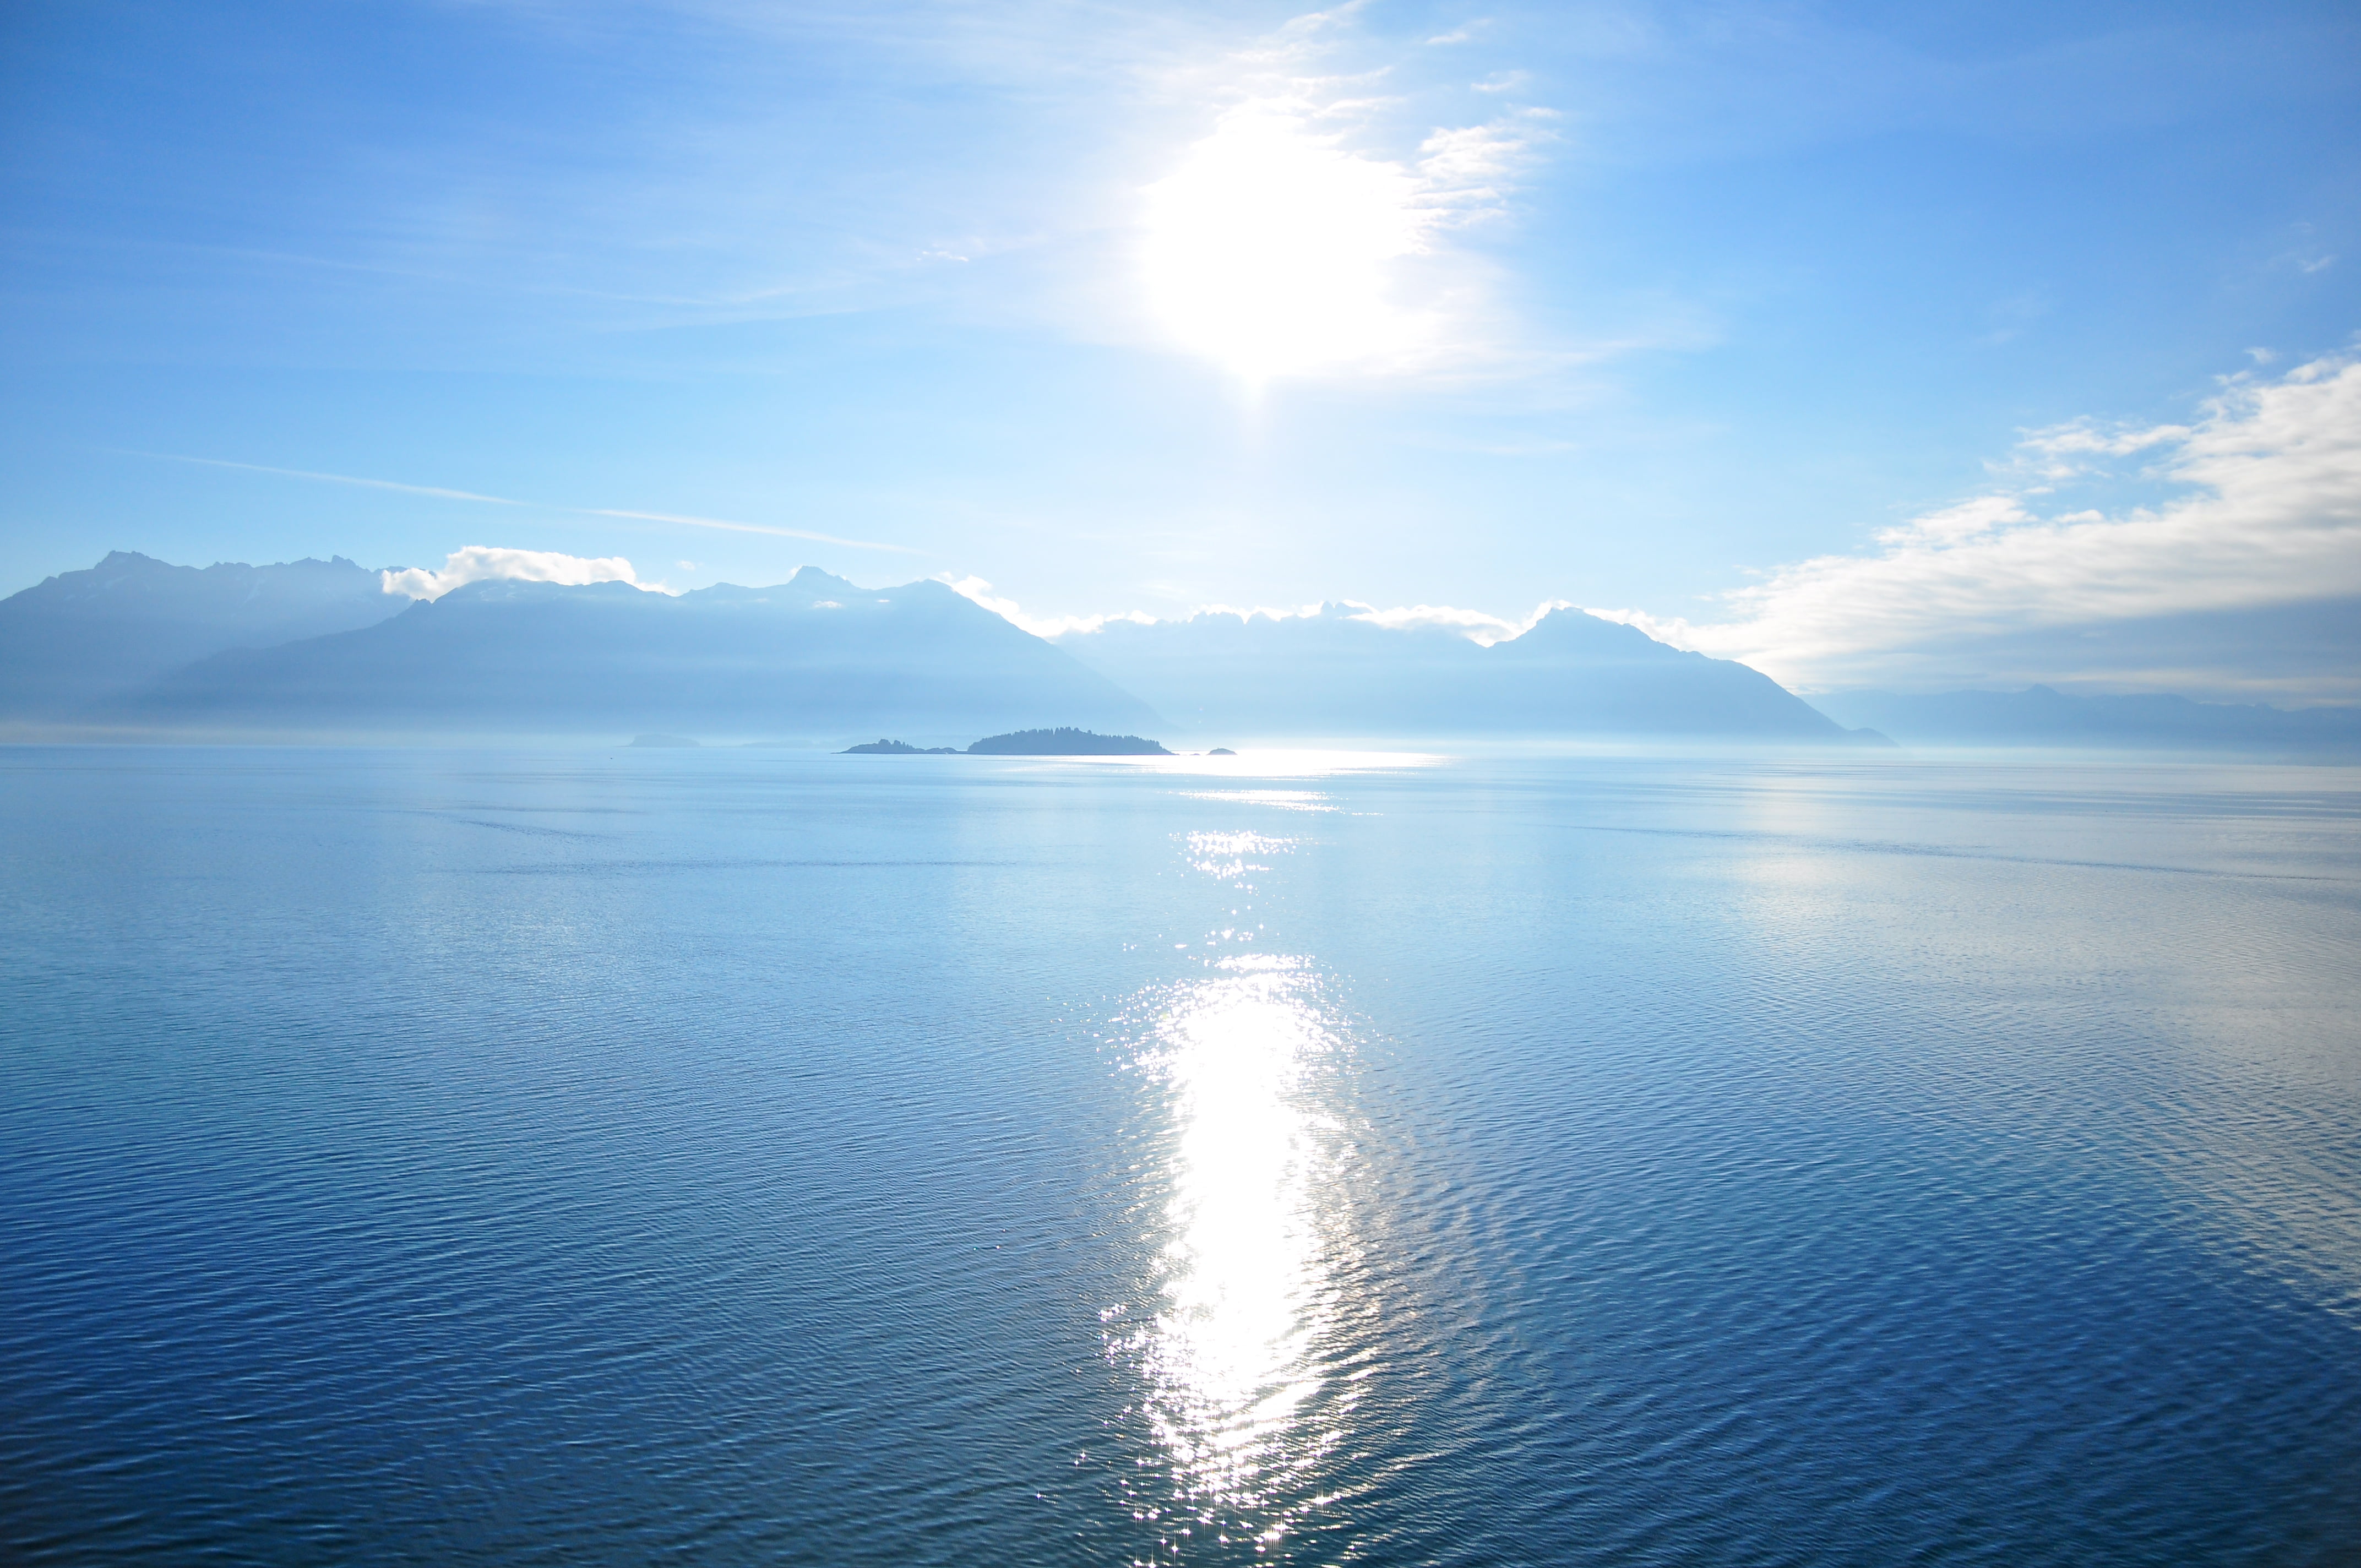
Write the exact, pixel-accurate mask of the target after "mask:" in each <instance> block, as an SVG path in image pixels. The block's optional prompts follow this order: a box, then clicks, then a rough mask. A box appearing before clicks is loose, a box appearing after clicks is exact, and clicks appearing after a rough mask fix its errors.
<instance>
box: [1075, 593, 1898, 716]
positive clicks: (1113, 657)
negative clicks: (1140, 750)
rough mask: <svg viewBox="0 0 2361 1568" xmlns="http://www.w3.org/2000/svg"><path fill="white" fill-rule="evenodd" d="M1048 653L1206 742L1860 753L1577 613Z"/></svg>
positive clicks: (1327, 628) (1174, 627) (1198, 632)
mask: <svg viewBox="0 0 2361 1568" xmlns="http://www.w3.org/2000/svg"><path fill="white" fill-rule="evenodd" d="M1058 642H1059V646H1060V647H1062V648H1067V649H1071V651H1072V652H1073V653H1074V655H1075V656H1076V657H1077V658H1079V659H1081V660H1082V662H1083V663H1087V664H1089V665H1091V666H1092V667H1093V668H1094V669H1096V670H1098V671H1100V672H1101V673H1102V674H1105V675H1106V676H1107V677H1108V678H1109V679H1110V680H1113V681H1115V683H1116V684H1117V685H1121V686H1123V687H1124V688H1125V689H1126V690H1127V691H1131V692H1134V693H1136V694H1137V695H1138V696H1140V697H1142V698H1143V699H1144V700H1145V701H1147V702H1148V703H1149V704H1150V705H1151V706H1153V707H1156V708H1157V709H1158V710H1159V712H1161V713H1163V714H1164V715H1165V717H1166V718H1170V719H1171V720H1173V721H1174V722H1176V723H1179V724H1181V725H1185V726H1186V727H1188V728H1189V729H1192V730H1194V731H1196V732H1198V733H1201V734H1202V733H1209V732H1223V733H1227V734H1231V735H1238V736H1249V735H1254V736H1292V737H1301V736H1324V737H1332V738H1347V737H1379V736H1425V737H1433V738H1436V739H1449V738H1455V737H1480V736H1499V737H1520V736H1521V737H1544V736H1573V735H1598V736H1631V737H1640V738H1651V739H1660V740H1661V739H1684V740H1686V739H1707V738H1734V739H1741V740H1778V741H1787V740H1804V741H1844V740H1852V739H1856V738H1855V737H1851V736H1849V735H1848V734H1847V733H1846V731H1845V729H1843V727H1842V726H1840V725H1839V724H1837V723H1835V722H1834V721H1832V720H1830V719H1829V718H1828V717H1827V716H1825V715H1824V714H1821V713H1820V712H1818V711H1817V710H1816V709H1815V708H1813V707H1812V706H1811V705H1810V704H1808V703H1806V702H1805V701H1804V700H1803V699H1802V698H1800V697H1798V696H1795V694H1793V693H1792V692H1789V691H1788V690H1787V689H1786V688H1785V687H1784V686H1782V685H1779V684H1778V683H1777V682H1776V681H1773V679H1771V677H1770V676H1768V675H1765V674H1762V673H1760V672H1759V671H1756V670H1752V669H1749V668H1748V667H1747V666H1745V665H1744V664H1739V663H1731V662H1730V661H1729V660H1726V659H1709V658H1708V657H1706V656H1705V655H1704V654H1702V653H1688V652H1682V651H1681V650H1679V649H1677V648H1672V647H1667V646H1666V645H1665V644H1664V643H1662V642H1658V641H1654V640H1653V639H1652V638H1650V637H1649V636H1647V634H1646V633H1644V632H1642V631H1640V630H1638V629H1636V628H1634V627H1630V626H1620V625H1617V624H1616V623H1614V622H1612V621H1607V620H1599V619H1598V617H1596V616H1592V615H1586V614H1584V613H1583V612H1582V611H1580V610H1577V609H1561V610H1555V611H1553V612H1552V613H1550V614H1548V615H1545V616H1543V618H1542V619H1541V620H1539V621H1538V622H1536V623H1535V624H1534V625H1533V626H1532V628H1531V629H1530V630H1527V631H1526V632H1525V633H1524V634H1523V635H1522V636H1520V637H1516V638H1513V639H1510V640H1509V641H1503V642H1499V643H1497V644H1495V645H1494V646H1492V647H1489V648H1486V647H1481V646H1479V645H1477V643H1475V642H1472V641H1468V640H1467V638H1466V636H1464V635H1462V634H1461V633H1460V632H1458V631H1456V630H1450V629H1447V628H1432V627H1430V628H1417V629H1410V630H1402V629H1395V628H1389V627H1386V626H1381V625H1378V623H1377V622H1375V621H1373V620H1367V619H1364V618H1363V616H1362V615H1361V613H1360V612H1359V611H1358V610H1357V609H1356V607H1353V606H1348V605H1336V604H1329V605H1323V606H1322V607H1321V608H1320V609H1319V610H1318V612H1317V613H1314V614H1310V615H1301V616H1286V617H1276V618H1275V617H1271V616H1267V615H1256V616H1253V617H1250V618H1241V617H1239V616H1237V615H1235V614H1229V613H1215V612H1207V613H1201V614H1199V615H1196V616H1192V617H1191V618H1190V619H1188V620H1170V621H1158V622H1154V623H1150V624H1146V625H1143V624H1140V623H1138V622H1134V621H1110V622H1108V623H1107V624H1106V625H1105V626H1104V627H1103V628H1101V629H1100V630H1096V631H1092V632H1078V633H1069V634H1067V635H1066V636H1063V637H1061V638H1060V639H1059V640H1058ZM1861 739H1873V738H1861Z"/></svg>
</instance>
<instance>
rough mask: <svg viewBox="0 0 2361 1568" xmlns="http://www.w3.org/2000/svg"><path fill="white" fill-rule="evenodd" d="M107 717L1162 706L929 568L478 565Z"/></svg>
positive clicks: (368, 724)
mask: <svg viewBox="0 0 2361 1568" xmlns="http://www.w3.org/2000/svg"><path fill="white" fill-rule="evenodd" d="M109 711H110V714H111V716H112V717H114V718H118V719H121V720H124V721H129V722H137V723H144V724H148V725H155V726H164V727H170V728H174V729H184V730H188V729H210V730H216V731H219V730H230V731H238V732H258V731H259V732H290V733H295V732H305V733H323V732H325V733H336V734H346V735H364V734H384V733H448V734H461V733H478V734H481V733H504V734H510V735H559V734H619V735H628V734H631V733H632V732H633V731H651V732H661V733H664V734H678V735H694V736H697V737H698V738H699V739H703V740H714V739H723V738H737V739H764V740H777V739H789V738H797V739H813V740H842V739H843V738H844V737H845V736H847V735H848V734H862V733H866V734H870V735H874V734H876V733H878V732H879V731H880V730H881V729H884V730H900V731H901V732H903V733H905V734H920V735H927V736H930V737H938V738H945V739H948V738H950V737H951V736H954V735H960V736H966V735H973V734H975V733H976V731H978V730H980V729H994V728H1003V727H1006V728H1014V727H1016V726H1017V725H1021V724H1028V723H1029V724H1036V725H1038V724H1043V723H1060V722H1062V723H1083V724H1099V725H1104V726H1107V727H1110V728H1117V727H1119V728H1126V729H1133V728H1138V727H1141V726H1143V725H1148V726H1152V725H1153V724H1154V723H1155V722H1156V718H1157V716H1156V715H1155V713H1154V712H1153V711H1151V710H1150V709H1149V708H1148V707H1146V706H1145V705H1143V704H1141V703H1140V702H1139V701H1137V699H1136V698H1134V697H1132V696H1128V695H1127V694H1126V693H1125V692H1123V691H1121V690H1119V689H1117V688H1116V687H1115V685H1113V684H1112V683H1110V682H1109V681H1108V680H1107V679H1106V678H1105V677H1104V676H1103V675H1100V674H1095V673H1094V672H1093V671H1091V670H1088V669H1086V668H1084V667H1083V666H1082V664H1080V663H1077V662H1076V661H1075V660H1074V659H1072V658H1071V656H1069V655H1067V654H1065V653H1063V652H1060V651H1059V650H1057V649H1056V648H1053V647H1051V646H1050V645H1049V644H1048V643H1046V642H1044V641H1041V640H1040V639H1039V638H1037V637H1034V636H1031V635H1030V634H1028V633H1027V632H1024V631H1021V630H1017V629H1016V627H1014V626H1012V625H1010V624H1009V623H1008V622H1007V621H1005V620H1002V619H1001V618H1000V617H999V616H997V615H994V614H993V613H992V612H991V611H990V610H987V609H983V608H981V607H979V606H977V605H975V604H974V603H972V602H971V601H969V600H968V599H965V598H961V597H960V596H959V595H958V594H956V593H953V592H952V591H951V590H950V588H948V587H945V586H944V585H942V584H940V583H937V582H917V583H907V584H905V585H903V586H902V587H895V588H884V589H876V590H872V589H868V588H860V587H854V586H853V585H852V584H851V583H849V582H846V581H845V580H844V579H842V578H841V577H835V576H829V574H828V573H826V572H822V571H819V570H818V569H817V568H815V567H809V566H807V567H806V568H804V569H803V570H802V571H801V572H798V573H797V574H796V576H795V578H794V580H793V581H791V582H789V583H786V584H784V585H781V586H779V587H769V588H741V587H712V588H704V589H700V590H698V591H697V592H695V593H686V594H681V595H678V596H676V597H675V596H671V595H666V594H660V593H649V592H644V591H642V590H641V589H639V588H636V587H631V585H629V584H625V583H595V584H591V585H589V586H587V587H562V586H559V585H556V584H552V583H522V582H508V581H496V582H478V583H471V584H468V585H467V586H466V587H460V588H456V589H454V590H452V591H451V592H450V593H447V594H445V595H444V596H443V597H442V598H439V599H436V600H434V601H432V602H427V601H421V602H419V603H417V604H414V605H412V606H411V607H410V608H409V609H405V610H404V611H402V612H401V614H400V615H398V616H395V617H394V618H393V619H392V620H387V621H383V622H381V623H379V624H378V625H375V626H371V627H368V628H366V629H365V630H357V631H347V632H344V633H341V634H339V635H336V636H333V637H316V638H312V639H310V640H308V641H298V642H290V643H287V644H285V645H283V646H280V647H277V648H270V649H265V650H262V651H259V652H247V651H239V652H225V653H220V654H216V655H214V657H212V658H208V659H204V660H201V661H199V662H197V663H193V664H191V665H189V666H188V667H187V668H185V669H182V670H180V671H178V672H175V673H174V674H170V675H168V676H166V677H164V678H163V679H161V680H159V681H157V682H155V683H153V684H152V685H148V686H147V687H145V688H144V689H142V690H141V691H139V692H138V693H137V694H135V695H134V696H130V697H128V698H126V699H123V700H121V701H119V702H117V703H115V704H113V705H111V707H110V709H109Z"/></svg>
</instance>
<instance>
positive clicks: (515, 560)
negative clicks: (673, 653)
mask: <svg viewBox="0 0 2361 1568" xmlns="http://www.w3.org/2000/svg"><path fill="white" fill-rule="evenodd" d="M382 577H383V581H384V583H385V591H386V592H387V593H390V594H401V595H403V596H405V597H407V598H413V599H439V598H442V597H443V596H444V595H445V594H447V593H449V592H450V591H451V590H452V589H453V588H459V587H467V585H468V584H469V583H486V582H512V583H563V584H565V585H566V586H568V587H584V586H586V585H588V584H590V583H629V584H631V587H635V588H643V589H645V590H647V591H648V592H650V593H660V594H668V593H671V592H672V591H673V590H672V589H670V588H667V587H664V585H663V584H662V583H643V582H642V581H640V579H639V576H638V574H637V573H635V572H633V571H632V569H631V563H630V562H629V561H627V560H625V559H624V558H623V557H622V556H620V555H608V556H602V557H598V558H588V557H585V556H581V555H566V554H560V553H559V552H557V551H555V550H505V549H501V548H500V547H499V546H496V545H489V544H470V545H467V547H465V548H464V549H459V550H454V551H452V552H451V554H449V555H448V556H446V557H445V559H444V562H443V569H442V570H441V571H439V572H431V571H428V570H427V569H426V568H425V567H423V566H411V567H407V568H404V569H403V570H401V571H398V572H397V571H392V570H388V571H386V572H385V573H383V574H382Z"/></svg>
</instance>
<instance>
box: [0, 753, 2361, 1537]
mask: <svg viewBox="0 0 2361 1568" xmlns="http://www.w3.org/2000/svg"><path fill="white" fill-rule="evenodd" d="M0 867H5V891H0V1031H4V1032H5V1033H0V1090H5V1096H0V1555H5V1556H6V1557H8V1558H10V1559H11V1560H13V1561H18V1562H26V1563H69V1562H71V1563H88V1562H99V1561H135V1560H136V1561H141V1562H158V1563H211V1562H218V1563H400V1562H417V1563H504V1564H505V1563H653V1562H659V1561H677V1562H695V1563H813V1564H861V1563H879V1564H886V1563H891V1564H914V1563H959V1564H999V1563H1052V1564H1062V1563H1074V1564H1084V1563H1088V1564H1124V1563H1469V1564H1477V1563H1483V1564H1491V1563H1598V1564H1610V1563H1611V1564H1618V1565H1629V1564H1642V1565H1644V1564H1712V1565H1716V1568H1730V1565H1740V1564H1784V1563H1794V1564H1806V1563H1810V1564H1864V1565H1867V1564H1880V1565H1884V1564H1898V1563H1927V1564H1933V1563H1993V1564H2009V1565H2012V1568H2021V1565H2026V1564H2041V1563H2059V1564H2076V1565H2083V1568H2087V1565H2092V1564H2115V1563H2158V1564H2187V1563H2254V1564H2291V1563H2321V1564H2330V1563H2353V1562H2356V1561H2361V770H2353V769H2334V768H2302V767H2294V766H2259V765H2257V766H2217V765H2209V764H2200V763H2179V762H2121V761H2106V760H2102V759H2073V758H2050V759H2042V760H2031V761H2028V760H2024V759H2015V760H2011V759H2006V758H1997V757H1993V758H1982V759H1976V758H1964V759H1954V760H1949V761H1938V760H1928V759H1925V758H1918V759H1912V758H1905V757H1895V756H1891V755H1882V756H1870V755H1864V754H1860V753H1841V754H1831V755H1827V756H1820V757H1808V758H1796V757H1785V758H1781V757H1776V756H1755V757H1741V756H1720V757H1717V756H1710V755H1703V754H1699V755H1690V756H1674V757H1665V756H1655V757H1651V756H1643V755H1628V754H1618V753H1612V752H1605V751H1599V752H1589V753H1569V754H1565V755H1555V756H1539V755H1533V756H1502V757H1492V758H1447V757H1429V756H1421V755H1409V754H1400V755H1396V754H1381V753H1309V752H1307V753H1264V754H1249V755H1247V756H1244V757H1240V758H1237V759H1235V760H1230V759H1193V758H1178V759H1172V760H1170V761H1165V760H1151V761H1146V762H1132V761H1091V762H1057V761H1027V760H1020V759H1000V758H977V757H917V758H910V757H840V756H820V755H813V754H808V753H802V752H796V751H776V750H761V749H746V750H730V751H720V750H702V751H631V750H613V751H595V750H580V751H559V750H540V751H525V750H511V751H495V750H487V751H433V750H398V751H330V750H322V751H304V750H294V749H219V750H206V749H195V748H190V749H179V750H166V749H157V750H145V749H134V748H115V749H81V750H75V749H42V748H31V747H16V748H9V749H5V750H0Z"/></svg>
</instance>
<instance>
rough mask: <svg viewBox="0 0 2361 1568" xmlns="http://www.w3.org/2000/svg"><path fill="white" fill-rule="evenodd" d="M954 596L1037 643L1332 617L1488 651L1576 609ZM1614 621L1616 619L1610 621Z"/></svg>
mask: <svg viewBox="0 0 2361 1568" xmlns="http://www.w3.org/2000/svg"><path fill="white" fill-rule="evenodd" d="M936 580H937V581H939V582H941V583H944V584H946V585H948V586H949V587H950V588H951V589H952V590H953V591H954V592H956V593H959V594H961V595H963V596H965V597H966V598H970V599H972V600H974V601H975V602H976V603H977V604H980V605H982V606H983V608H984V609H988V610H990V611H992V612H993V613H994V615H997V616H999V617H1001V618H1002V619H1003V620H1006V621H1008V622H1009V623H1010V624H1011V625H1014V626H1017V627H1021V628H1023V629H1024V630H1027V631H1029V632H1031V633H1033V635H1034V636H1036V637H1049V638H1055V637H1065V636H1070V635H1075V634H1082V635H1087V634H1089V633H1091V632H1094V631H1097V630H1100V629H1101V628H1103V627H1105V626H1107V625H1109V624H1111V623H1114V622H1116V621H1128V622H1130V623H1132V624H1133V625H1136V626H1156V625H1159V624H1163V623H1166V622H1174V623H1178V622H1181V621H1188V620H1195V619H1196V618H1197V617H1199V616H1201V615H1235V616H1236V617H1237V618H1238V619H1239V620H1248V621H1250V620H1257V619H1259V620H1313V619H1316V618H1318V617H1320V616H1323V615H1329V614H1334V615H1336V616H1338V617H1340V618H1341V619H1343V620H1365V621H1367V622H1368V623H1369V624H1370V625H1372V626H1381V627H1384V628H1385V629H1386V630H1389V631H1435V630H1443V631H1455V632H1458V633H1459V634H1461V635H1462V636H1464V637H1466V639H1467V640H1468V641H1471V642H1476V643H1480V644H1481V645H1483V646H1484V647H1487V648H1488V647H1490V646H1491V645H1492V644H1494V643H1495V642H1500V641H1507V640H1508V639H1510V638H1511V637H1517V636H1521V635H1522V634H1523V633H1525V632H1527V631H1530V630H1532V628H1533V625H1534V623H1535V622H1537V621H1539V620H1541V618H1542V617H1543V616H1545V615H1547V614H1549V613H1550V612H1551V611H1552V610H1557V609H1576V608H1577V607H1576V606H1575V605H1574V604H1573V603H1572V602H1571V601H1570V600H1566V599H1547V600H1544V601H1543V602H1542V603H1541V604H1539V605H1536V606H1534V607H1533V611H1532V614H1531V615H1528V616H1526V617H1525V618H1524V619H1523V620H1503V619H1502V618H1501V617H1499V616H1497V615H1492V614H1488V613H1487V612H1486V611H1484V610H1480V609H1458V608H1456V607H1455V606H1452V605H1430V604H1421V605H1397V606H1395V607H1394V608H1392V609H1378V608H1376V607H1375V606H1372V605H1366V604H1362V603H1359V602H1358V601H1356V600H1353V599H1341V600H1338V601H1336V602H1334V603H1333V604H1307V605H1296V606H1291V607H1289V606H1280V607H1273V606H1269V605H1255V606H1251V607H1245V608H1241V607H1239V606H1236V605H1226V604H1202V605H1198V606H1196V607H1195V608H1194V609H1190V610H1188V611H1186V612H1185V613H1183V614H1180V615H1175V616H1164V617H1158V616H1153V615H1147V614H1144V613H1142V612H1141V611H1138V610H1124V611H1121V612H1118V613H1115V614H1111V615H1058V616H1033V615H1027V614H1026V613H1025V610H1024V608H1023V607H1022V606H1020V605H1019V604H1018V603H1017V602H1016V600H1015V599H1012V598H1003V597H1001V596H999V595H996V594H994V592H993V591H992V585H991V584H990V583H987V582H985V581H984V580H983V578H982V577H974V576H969V577H953V576H950V574H949V573H945V574H943V575H942V576H939V577H938V578H937V579H936ZM1609 619H1610V620H1613V619H1616V618H1615V617H1612V616H1610V617H1609Z"/></svg>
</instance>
